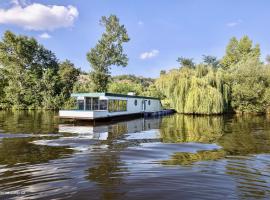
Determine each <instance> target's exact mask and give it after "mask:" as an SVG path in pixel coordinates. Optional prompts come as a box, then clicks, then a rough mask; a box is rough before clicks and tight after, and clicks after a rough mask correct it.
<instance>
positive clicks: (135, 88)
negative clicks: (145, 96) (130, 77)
mask: <svg viewBox="0 0 270 200" xmlns="http://www.w3.org/2000/svg"><path fill="white" fill-rule="evenodd" d="M108 91H109V92H112V93H118V94H127V93H128V92H135V94H136V95H141V94H142V91H143V88H142V85H141V84H137V83H132V82H112V83H111V84H110V85H109V89H108Z"/></svg>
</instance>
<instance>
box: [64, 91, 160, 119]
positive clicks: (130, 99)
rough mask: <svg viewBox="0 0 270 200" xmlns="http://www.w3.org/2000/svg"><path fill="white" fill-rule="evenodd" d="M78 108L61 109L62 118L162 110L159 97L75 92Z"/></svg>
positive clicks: (101, 116) (90, 117) (83, 117)
mask: <svg viewBox="0 0 270 200" xmlns="http://www.w3.org/2000/svg"><path fill="white" fill-rule="evenodd" d="M71 96H72V97H75V98H76V101H77V109H75V110H60V111H59V117H60V118H70V119H85V120H95V119H102V118H110V117H117V116H127V115H136V114H137V115H139V114H145V113H158V112H161V111H162V110H163V109H162V105H161V102H160V100H159V99H158V98H154V97H144V96H136V95H134V94H133V93H129V94H128V95H123V94H114V93H75V94H72V95H71Z"/></svg>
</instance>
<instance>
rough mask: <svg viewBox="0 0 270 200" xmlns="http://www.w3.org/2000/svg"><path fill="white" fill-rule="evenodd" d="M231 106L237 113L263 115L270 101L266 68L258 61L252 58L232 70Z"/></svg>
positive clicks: (230, 75) (230, 80)
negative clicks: (266, 92)
mask: <svg viewBox="0 0 270 200" xmlns="http://www.w3.org/2000/svg"><path fill="white" fill-rule="evenodd" d="M228 76H229V77H230V79H229V84H230V86H231V91H232V94H231V105H232V108H233V109H234V110H235V111H236V112H240V113H242V112H246V113H247V112H251V113H256V112H257V113H263V112H265V111H266V109H267V105H268V102H269V100H267V98H265V97H266V96H268V94H265V91H267V89H268V85H269V83H268V82H267V78H268V77H267V76H268V75H267V74H266V73H265V67H263V65H262V64H261V62H259V61H258V60H257V59H255V58H253V57H250V58H249V59H248V60H242V61H240V62H239V63H238V64H237V65H235V66H233V67H231V68H230V71H229V75H228Z"/></svg>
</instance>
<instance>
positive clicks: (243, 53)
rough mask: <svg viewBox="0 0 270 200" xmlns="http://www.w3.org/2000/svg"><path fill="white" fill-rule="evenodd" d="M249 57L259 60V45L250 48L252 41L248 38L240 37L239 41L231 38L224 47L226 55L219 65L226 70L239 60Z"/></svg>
mask: <svg viewBox="0 0 270 200" xmlns="http://www.w3.org/2000/svg"><path fill="white" fill-rule="evenodd" d="M249 57H253V58H256V59H258V60H259V57H260V47H259V45H255V47H252V41H251V40H250V39H249V37H248V36H244V37H242V38H241V39H240V40H239V41H238V40H237V39H236V38H235V37H233V38H231V40H230V42H229V44H228V46H227V47H226V54H225V56H224V57H223V58H222V60H221V63H220V64H221V65H222V66H223V68H225V69H227V68H229V67H230V66H233V65H235V64H236V63H238V62H239V61H241V60H247V59H248V58H249Z"/></svg>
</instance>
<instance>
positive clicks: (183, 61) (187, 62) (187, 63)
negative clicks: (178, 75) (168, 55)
mask: <svg viewBox="0 0 270 200" xmlns="http://www.w3.org/2000/svg"><path fill="white" fill-rule="evenodd" d="M177 62H179V64H180V66H181V67H188V68H194V67H195V64H194V62H193V58H184V57H179V58H178V59H177Z"/></svg>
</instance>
